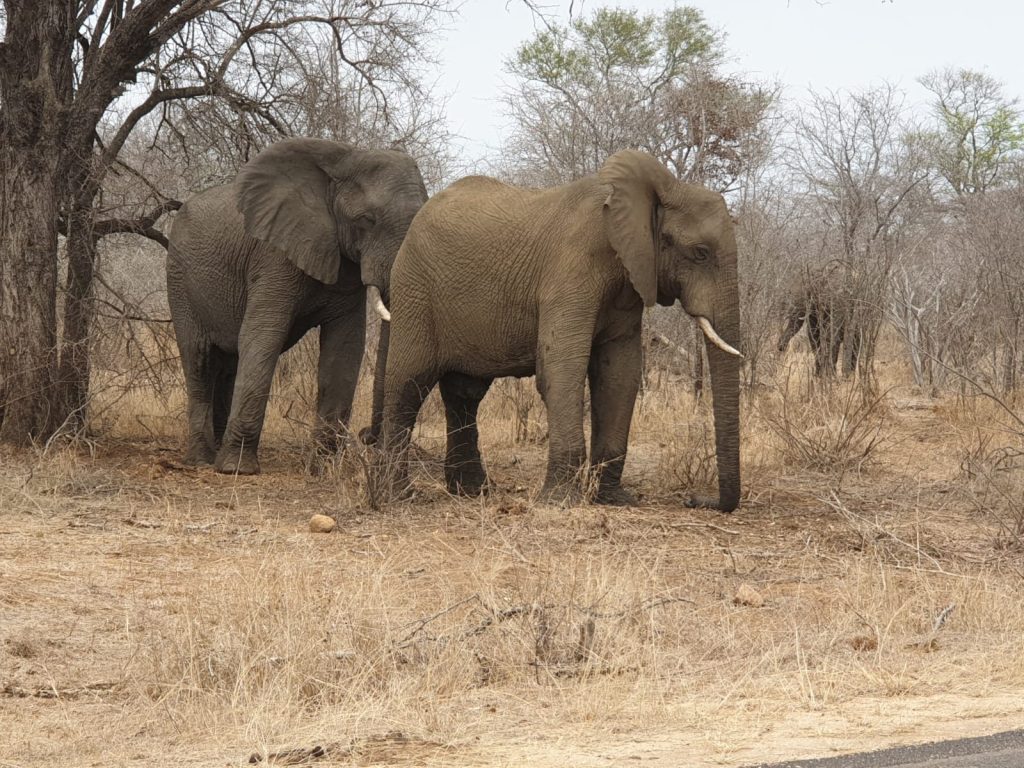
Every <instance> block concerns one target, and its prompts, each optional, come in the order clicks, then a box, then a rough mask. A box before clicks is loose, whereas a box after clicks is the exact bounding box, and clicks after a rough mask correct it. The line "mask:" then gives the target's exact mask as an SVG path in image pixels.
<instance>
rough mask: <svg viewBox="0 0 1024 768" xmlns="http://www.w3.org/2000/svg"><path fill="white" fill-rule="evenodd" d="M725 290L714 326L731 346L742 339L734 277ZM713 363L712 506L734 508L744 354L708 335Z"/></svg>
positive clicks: (735, 505)
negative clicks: (714, 461) (715, 469)
mask: <svg viewBox="0 0 1024 768" xmlns="http://www.w3.org/2000/svg"><path fill="white" fill-rule="evenodd" d="M730 282H731V285H729V286H728V287H726V288H725V289H724V290H723V294H725V295H724V296H723V297H722V299H721V300H720V301H719V303H718V304H717V306H718V307H719V308H720V309H719V311H716V313H715V320H714V326H715V330H716V331H717V332H718V334H719V335H720V336H721V337H722V338H723V339H724V340H725V341H726V342H727V343H728V344H729V345H731V346H733V347H738V346H739V343H740V317H739V290H738V287H737V284H736V282H735V280H732V281H730ZM705 346H706V348H707V353H708V361H709V363H710V367H711V394H712V398H713V409H714V414H715V452H716V455H717V458H718V501H717V503H712V504H710V506H713V507H716V508H717V509H720V510H722V511H723V512H732V511H733V510H734V509H736V507H737V505H738V504H739V501H740V365H741V364H742V360H741V358H739V357H737V356H736V355H733V354H731V353H729V352H727V351H725V350H723V349H721V348H719V347H718V346H717V345H716V344H715V343H714V342H713V341H712V340H710V339H709V338H708V337H707V336H706V335H705Z"/></svg>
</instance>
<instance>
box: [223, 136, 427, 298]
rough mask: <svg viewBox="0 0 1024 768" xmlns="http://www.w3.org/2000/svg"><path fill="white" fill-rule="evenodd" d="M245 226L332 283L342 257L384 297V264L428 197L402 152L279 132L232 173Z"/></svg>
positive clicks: (386, 271)
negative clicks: (272, 141)
mask: <svg viewBox="0 0 1024 768" xmlns="http://www.w3.org/2000/svg"><path fill="white" fill-rule="evenodd" d="M235 184H236V187H237V190H238V210H239V211H240V212H241V213H242V216H243V217H244V218H245V231H246V232H247V233H248V234H250V235H252V236H253V237H255V238H256V239H258V240H263V241H264V242H267V243H269V244H270V245H273V246H274V247H276V248H278V249H280V250H281V251H282V252H284V254H285V255H286V256H287V258H288V259H289V260H291V261H292V262H293V263H294V264H295V266H297V267H298V268H299V269H301V270H302V271H303V272H305V273H306V274H307V275H309V276H310V277H312V278H314V279H316V280H319V281H320V282H322V283H325V284H327V285H331V284H333V283H335V282H336V281H337V280H338V270H339V268H340V266H341V259H343V258H345V259H349V260H351V261H354V262H356V263H358V264H359V266H360V273H361V275H362V280H363V284H364V285H366V286H373V287H375V288H377V289H378V290H379V291H380V293H381V295H382V296H383V297H384V299H385V301H386V300H387V297H388V290H389V279H390V274H391V264H392V262H393V261H394V259H395V256H396V255H397V253H398V248H399V246H400V245H401V244H402V240H403V239H404V238H405V232H406V230H407V229H408V228H409V224H410V223H412V219H413V217H414V216H415V215H416V212H417V211H418V210H419V209H420V207H421V206H422V205H423V203H424V202H426V199H427V191H426V188H425V186H424V184H423V179H422V177H421V176H420V172H419V169H418V168H417V166H416V161H415V160H413V159H412V158H411V157H409V156H408V155H406V154H404V153H402V152H393V151H382V150H360V149H355V148H353V147H351V146H348V145H347V144H340V143H338V142H334V141H327V140H324V139H286V140H284V141H279V142H277V143H276V144H274V145H272V146H270V147H268V148H267V149H265V150H263V151H262V152H260V153H259V154H258V155H257V156H256V157H254V158H253V159H252V160H250V161H249V162H248V163H246V164H245V165H244V166H243V167H242V168H241V170H240V171H239V172H238V176H237V177H236V180H235Z"/></svg>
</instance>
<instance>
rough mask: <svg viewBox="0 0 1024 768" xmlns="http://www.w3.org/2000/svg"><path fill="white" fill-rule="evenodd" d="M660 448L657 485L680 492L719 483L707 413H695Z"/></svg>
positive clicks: (711, 428) (713, 436)
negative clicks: (676, 489)
mask: <svg viewBox="0 0 1024 768" xmlns="http://www.w3.org/2000/svg"><path fill="white" fill-rule="evenodd" d="M673 435H674V439H672V440H671V441H669V442H667V443H666V444H665V447H664V448H662V449H661V456H660V459H659V465H658V479H659V483H658V484H659V486H661V487H668V488H678V489H681V490H688V491H692V490H697V489H702V488H709V487H712V486H714V485H715V484H716V483H717V482H718V463H717V459H716V454H715V431H714V427H713V426H712V423H711V422H710V421H709V418H708V415H707V414H698V415H696V416H695V418H692V419H690V420H689V421H688V422H686V424H685V425H682V426H680V427H678V428H677V429H676V430H675V431H674V432H673Z"/></svg>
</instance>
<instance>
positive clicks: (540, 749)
mask: <svg viewBox="0 0 1024 768" xmlns="http://www.w3.org/2000/svg"><path fill="white" fill-rule="evenodd" d="M673 397H674V398H675V400H671V399H669V398H668V397H667V396H666V397H664V398H662V399H660V400H659V399H658V398H657V397H654V396H651V397H650V398H648V400H647V402H646V403H645V404H642V405H641V408H640V411H639V412H638V415H637V421H636V425H635V428H634V435H635V439H634V442H633V446H632V447H631V451H632V453H631V456H630V462H629V465H628V467H627V483H628V484H629V485H630V486H631V487H633V488H634V489H636V490H638V491H639V493H640V495H641V503H640V504H639V505H638V506H637V507H631V508H621V509H620V508H615V509H612V508H602V507H596V506H584V507H579V508H572V509H561V508H556V507H549V506H544V505H538V504H534V503H532V502H531V500H530V496H531V493H532V492H534V491H535V490H536V488H537V486H538V485H539V482H540V479H541V475H542V466H543V461H544V457H545V450H546V446H545V444H544V441H543V427H542V424H543V417H542V415H538V413H537V412H536V409H534V408H533V406H532V405H530V404H529V402H527V401H525V400H522V399H521V398H522V393H521V392H520V393H517V392H516V391H514V390H511V389H510V390H508V392H506V393H505V395H502V394H501V393H498V394H497V395H492V396H490V397H489V400H493V403H492V404H491V405H490V406H489V410H488V409H486V408H485V413H484V415H483V416H482V418H481V421H482V422H484V421H485V420H488V419H490V420H491V425H490V426H488V427H487V429H485V431H484V442H485V456H486V458H487V460H488V462H489V470H490V472H491V476H492V482H493V484H494V488H493V491H492V492H491V494H490V495H489V496H487V497H485V498H482V499H474V500H465V499H453V498H451V497H449V496H448V495H447V494H445V493H444V491H443V487H442V485H441V483H440V481H439V477H440V467H439V466H438V464H437V458H438V457H439V456H440V453H441V450H440V433H439V430H440V426H439V421H438V419H437V413H436V409H435V412H434V413H433V416H431V415H430V414H428V419H427V425H426V426H425V427H424V428H423V430H422V431H421V433H420V435H419V438H418V444H419V446H420V451H421V455H422V457H423V461H422V462H421V465H420V467H419V469H418V472H417V475H416V487H417V496H416V498H415V499H414V500H413V501H412V502H409V503H405V504H401V505H391V506H387V507H385V508H384V509H381V510H378V511H374V510H372V509H370V507H369V504H368V502H367V498H366V493H365V484H364V482H363V464H362V458H361V453H360V450H358V449H357V450H353V451H352V452H350V453H349V454H348V455H347V456H346V457H345V458H344V459H343V460H341V461H340V462H339V464H338V466H337V467H335V468H334V469H333V470H332V471H331V472H329V473H328V474H327V476H325V477H322V478H310V477H308V476H307V475H306V474H305V473H304V471H303V461H302V453H303V445H304V443H303V438H302V436H301V435H300V434H298V433H296V432H293V431H289V430H288V429H286V428H284V427H282V426H281V423H282V422H281V421H280V419H278V420H277V421H275V420H274V419H271V422H270V427H269V430H268V434H267V436H266V437H265V440H264V445H263V449H262V451H261V458H262V463H263V474H262V475H260V476H257V477H251V478H250V477H230V476H222V475H217V474H215V473H214V472H213V471H212V470H210V469H205V468H204V469H198V470H196V469H191V468H186V467H183V466H181V465H180V464H179V463H178V459H179V446H180V434H179V433H178V431H177V430H178V429H179V428H180V425H181V422H180V406H174V407H172V408H171V409H170V410H169V411H166V413H165V415H164V416H162V417H161V419H157V418H156V417H152V418H150V416H152V414H150V416H147V415H146V412H145V409H141V410H140V407H139V406H138V404H133V403H130V402H129V403H125V404H124V405H123V407H122V408H121V409H120V410H122V411H123V413H124V414H125V416H124V418H122V419H121V420H120V421H119V422H117V423H116V424H112V426H111V428H110V431H109V432H108V433H107V434H106V435H105V436H103V437H102V438H101V439H97V441H96V442H94V443H85V442H79V443H78V444H76V445H74V446H70V447H64V448H56V447H51V448H49V449H46V450H44V449H39V450H37V451H34V452H31V453H20V454H13V453H6V454H3V455H0V688H2V690H0V765H2V766H5V767H6V766H18V767H19V768H21V767H24V766H43V765H47V766H50V765H65V766H98V765H103V766H107V765H112V764H117V765H160V766H173V765H229V766H233V765H247V764H249V763H250V758H252V760H254V761H259V759H260V758H266V757H267V756H268V755H269V756H271V759H272V760H273V761H274V762H276V763H279V764H287V763H298V762H302V761H306V762H310V763H313V764H316V765H325V766H326V765H453V766H521V765H531V766H548V765H550V766H556V765H557V766H564V765H573V766H611V765H623V764H627V765H632V764H634V763H639V764H656V765H666V766H668V765H686V766H694V767H695V768H696V767H700V766H742V765H747V764H752V763H757V762H760V761H767V760H780V759H793V758H801V757H811V756H827V755H831V754H836V753H840V752H849V751H853V750H859V749H867V748H872V749H873V748H880V747H884V746H889V745H896V744H906V743H913V742H923V741H929V740H934V739H938V738H946V737H954V736H973V735H982V734H988V733H993V732H996V731H1000V730H1005V729H1009V728H1012V727H1019V726H1020V725H1021V723H1022V722H1024V599H1022V598H1024V551H1022V548H1021V546H1020V533H1021V530H1020V527H1019V515H1020V508H1019V507H1018V506H1017V503H1018V500H1019V499H1024V495H1017V488H1018V487H1019V486H1024V483H1018V482H1017V479H1016V473H1017V471H1018V470H1017V468H1016V467H1015V466H1013V463H1012V462H1011V461H1009V460H1007V459H1006V458H1005V457H1006V455H1007V454H1006V453H1005V451H1006V450H1009V447H1008V446H1009V445H1010V444H1011V443H1013V444H1016V443H1014V441H1015V440H1016V436H1013V435H1008V433H1007V432H1006V430H1005V429H1004V428H1003V427H1002V426H1001V424H1002V422H1001V421H1000V420H999V419H998V418H997V417H995V416H992V415H991V413H990V410H985V409H984V408H982V407H980V406H978V407H974V408H973V409H972V408H968V407H967V406H966V405H965V404H964V403H963V402H962V401H954V400H949V401H932V400H927V399H924V398H921V397H920V396H917V395H914V394H913V393H910V392H908V391H907V390H901V389H890V390H888V391H886V394H885V395H884V396H883V398H882V400H881V401H879V403H876V404H875V405H874V406H872V407H871V408H866V407H864V406H861V405H858V406H857V407H856V409H854V410H855V412H853V411H850V412H843V411H842V409H840V411H837V412H832V413H830V414H828V416H827V418H825V417H821V415H820V414H816V412H815V408H816V407H817V406H816V405H815V403H819V402H820V401H819V400H816V399H815V398H814V397H809V398H793V399H791V403H793V404H794V405H792V407H791V409H790V411H789V412H788V415H787V413H784V412H783V410H784V409H783V410H780V406H779V405H778V403H777V402H776V403H775V404H774V405H773V404H772V402H773V401H772V398H771V397H770V396H768V395H765V396H764V397H763V398H760V399H759V400H758V401H757V402H751V403H748V404H747V415H746V416H745V417H744V418H745V421H744V424H745V437H744V441H745V443H744V451H745V454H744V490H745V494H744V500H743V504H742V506H741V508H740V509H739V510H738V511H737V512H736V513H734V514H732V515H722V514H719V513H716V512H712V511H705V510H690V509H686V508H685V507H684V506H683V504H682V499H683V498H684V496H685V493H686V492H687V491H688V490H690V487H689V486H691V485H692V484H693V483H694V482H700V481H701V479H702V478H703V479H704V480H706V479H707V473H706V467H705V466H704V465H705V464H706V459H707V445H706V430H705V431H704V432H701V430H700V429H696V430H695V428H693V427H692V426H691V427H689V428H686V429H687V430H688V431H686V434H685V435H684V437H685V439H683V438H682V437H680V427H679V424H680V423H690V424H691V425H693V424H697V425H700V424H705V425H706V423H707V414H706V413H703V414H702V413H701V408H698V407H696V406H694V405H693V404H692V403H690V402H688V401H685V400H684V399H682V396H679V395H673ZM829 397H830V398H831V402H842V398H841V397H839V399H838V400H837V397H838V396H837V395H836V394H835V393H832V394H830V395H829ZM517 398H520V399H518V400H517ZM850 402H852V400H851V401H850ZM153 407H154V408H155V407H156V406H153ZM160 407H161V408H164V406H163V405H161V406H160ZM851 407H852V406H851ZM175 408H177V410H175ZM275 408H276V409H277V411H276V412H277V413H278V414H280V413H281V412H283V411H284V410H285V406H284V405H283V404H282V403H280V402H277V401H275ZM687 409H689V410H687ZM703 410H704V411H706V408H704V409H703ZM847 410H848V411H849V409H847ZM680 412H682V413H681V414H680ZM161 413H164V411H161ZM524 413H525V414H526V416H524ZM128 414H131V415H130V417H129V415H128ZM666 414H669V415H670V416H671V417H668V416H666ZM837 418H838V419H839V420H838V421H837ZM147 419H149V420H148V421H147ZM858 420H859V421H858ZM357 421H358V418H357ZM131 424H142V425H143V427H144V429H135V430H133V429H132V428H131V427H130V425H131ZM836 424H839V427H838V429H839V432H834V431H833V432H830V430H835V429H837V427H836ZM851 424H867V425H869V426H870V429H869V430H867V431H866V432H865V433H864V434H861V435H858V434H857V433H856V429H853V428H852V427H851V426H850V425H851ZM275 425H276V426H275ZM780 425H781V426H780ZM843 430H846V431H845V432H843ZM871 430H874V432H871ZM869 433H871V434H874V435H875V436H876V437H877V438H878V439H877V441H876V442H877V444H876V442H872V438H871V436H870V434H869ZM694 435H696V437H694ZM701 435H703V436H704V437H701ZM823 435H824V437H822V436H823ZM865 435H867V437H865ZM844 436H846V437H849V440H847V442H849V443H850V445H844V440H845V439H846V437H844ZM836 437H837V439H836V440H833V438H836ZM829 441H831V442H829ZM833 443H834V444H833ZM829 446H831V448H830V447H829ZM826 449H827V450H826ZM997 449H998V450H997ZM829 450H834V453H831V454H830V453H829ZM815 451H817V453H818V454H820V455H819V456H818V460H815V459H814V455H812V454H814V453H815ZM862 451H863V452H864V455H861V452H862ZM998 451H1003V452H1002V453H999V452H998ZM805 454H806V455H805ZM822 455H824V458H821V456H822ZM801 456H802V457H803V458H802V459H801V458H800V457H801ZM993 456H995V457H996V458H993ZM794 457H795V458H794ZM1011 458H1012V457H1011ZM1011 480H1012V482H1011ZM989 481H990V482H989ZM316 513H323V514H328V515H330V516H332V517H334V518H335V519H336V520H337V528H336V529H335V531H334V532H332V533H330V534H315V533H310V532H309V531H308V522H309V519H310V516H311V515H313V514H316ZM1014 515H1017V516H1018V517H1014Z"/></svg>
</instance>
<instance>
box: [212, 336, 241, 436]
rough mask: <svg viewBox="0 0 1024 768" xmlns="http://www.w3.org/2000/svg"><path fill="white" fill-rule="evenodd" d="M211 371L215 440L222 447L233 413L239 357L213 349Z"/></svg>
mask: <svg viewBox="0 0 1024 768" xmlns="http://www.w3.org/2000/svg"><path fill="white" fill-rule="evenodd" d="M210 369H211V378H212V382H213V397H212V400H213V439H214V441H215V444H216V445H217V447H220V444H221V441H222V440H223V439H224V430H225V429H226V428H227V425H228V415H229V414H230V413H231V394H232V392H234V389H235V373H236V372H237V371H238V355H236V354H234V353H232V352H225V351H223V350H221V349H218V348H216V347H213V348H211V349H210Z"/></svg>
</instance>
